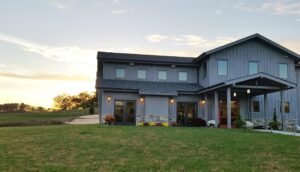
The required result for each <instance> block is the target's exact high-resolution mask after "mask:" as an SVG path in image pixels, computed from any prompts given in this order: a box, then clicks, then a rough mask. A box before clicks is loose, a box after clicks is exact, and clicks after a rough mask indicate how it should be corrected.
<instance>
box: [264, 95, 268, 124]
mask: <svg viewBox="0 0 300 172" xmlns="http://www.w3.org/2000/svg"><path fill="white" fill-rule="evenodd" d="M267 106H268V95H267V93H265V94H264V117H265V129H268V122H267V109H268V108H267Z"/></svg>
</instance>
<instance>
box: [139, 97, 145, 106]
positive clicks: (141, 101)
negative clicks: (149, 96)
mask: <svg viewBox="0 0 300 172" xmlns="http://www.w3.org/2000/svg"><path fill="white" fill-rule="evenodd" d="M140 103H141V105H142V104H144V97H141V99H140Z"/></svg>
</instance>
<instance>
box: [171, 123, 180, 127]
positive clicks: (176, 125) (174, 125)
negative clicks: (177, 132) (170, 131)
mask: <svg viewBox="0 0 300 172" xmlns="http://www.w3.org/2000/svg"><path fill="white" fill-rule="evenodd" d="M171 125H172V126H173V127H178V126H179V125H178V123H177V122H172V123H171Z"/></svg>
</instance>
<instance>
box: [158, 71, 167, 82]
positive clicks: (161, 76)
mask: <svg viewBox="0 0 300 172" xmlns="http://www.w3.org/2000/svg"><path fill="white" fill-rule="evenodd" d="M157 78H158V80H167V72H166V71H158V76H157Z"/></svg>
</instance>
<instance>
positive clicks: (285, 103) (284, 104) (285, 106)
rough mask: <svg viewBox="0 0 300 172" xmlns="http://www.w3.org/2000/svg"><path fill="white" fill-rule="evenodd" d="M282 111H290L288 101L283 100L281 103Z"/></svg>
mask: <svg viewBox="0 0 300 172" xmlns="http://www.w3.org/2000/svg"><path fill="white" fill-rule="evenodd" d="M283 108H284V113H290V103H289V102H284V103H283Z"/></svg>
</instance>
